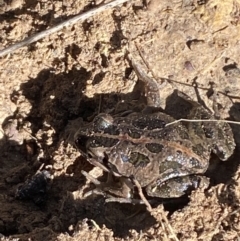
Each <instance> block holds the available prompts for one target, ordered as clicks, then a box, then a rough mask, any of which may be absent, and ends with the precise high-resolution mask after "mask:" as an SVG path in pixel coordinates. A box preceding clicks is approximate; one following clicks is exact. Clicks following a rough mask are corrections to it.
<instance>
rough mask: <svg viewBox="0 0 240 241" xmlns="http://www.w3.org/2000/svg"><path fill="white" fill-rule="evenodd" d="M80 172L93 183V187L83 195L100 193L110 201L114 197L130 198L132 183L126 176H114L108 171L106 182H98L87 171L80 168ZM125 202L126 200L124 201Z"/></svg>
mask: <svg viewBox="0 0 240 241" xmlns="http://www.w3.org/2000/svg"><path fill="white" fill-rule="evenodd" d="M82 174H83V175H84V176H85V177H86V178H87V179H89V180H90V182H91V183H93V184H94V185H95V189H93V190H91V191H89V192H87V193H85V195H84V196H85V197H87V196H90V195H92V194H100V195H103V196H104V197H106V198H107V200H109V202H111V200H115V199H119V200H120V199H123V200H128V199H131V196H132V194H131V192H132V190H133V188H134V187H133V184H132V182H131V181H130V180H128V178H125V177H117V178H116V177H115V176H113V174H112V173H111V172H108V178H107V181H106V182H100V181H99V180H97V179H96V178H95V177H93V176H92V175H90V174H89V173H87V172H85V171H83V170H82ZM125 202H126V201H125Z"/></svg>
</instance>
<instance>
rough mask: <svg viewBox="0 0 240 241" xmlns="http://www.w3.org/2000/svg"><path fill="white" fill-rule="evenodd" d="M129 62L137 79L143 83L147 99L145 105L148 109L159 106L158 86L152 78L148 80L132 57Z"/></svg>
mask: <svg viewBox="0 0 240 241" xmlns="http://www.w3.org/2000/svg"><path fill="white" fill-rule="evenodd" d="M129 57H130V56H129ZM130 61H131V64H132V67H133V69H134V71H135V72H136V74H137V76H138V78H139V79H140V80H141V81H142V82H143V83H144V87H145V88H144V89H145V95H146V97H147V105H148V106H150V107H159V106H160V94H159V89H160V88H159V87H160V85H159V84H158V83H157V81H156V80H155V79H154V78H150V77H149V76H148V75H147V73H146V72H145V71H144V70H143V68H142V67H141V66H140V64H139V63H137V62H136V61H135V60H134V59H133V58H132V57H130Z"/></svg>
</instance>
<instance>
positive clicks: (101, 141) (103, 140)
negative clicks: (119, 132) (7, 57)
mask: <svg viewBox="0 0 240 241" xmlns="http://www.w3.org/2000/svg"><path fill="white" fill-rule="evenodd" d="M118 142H119V140H118V139H113V138H109V137H103V136H101V137H100V136H99V137H94V139H93V140H92V141H91V142H90V146H91V147H101V146H103V147H113V146H115V145H116V144H117V143H118Z"/></svg>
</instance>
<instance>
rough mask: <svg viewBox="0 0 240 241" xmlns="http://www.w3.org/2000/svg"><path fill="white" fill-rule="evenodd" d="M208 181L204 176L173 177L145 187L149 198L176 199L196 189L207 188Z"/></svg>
mask: <svg viewBox="0 0 240 241" xmlns="http://www.w3.org/2000/svg"><path fill="white" fill-rule="evenodd" d="M208 186H209V179H208V178H207V177H205V176H199V175H190V176H183V177H175V178H172V179H169V180H167V181H165V182H163V183H162V182H161V183H159V182H158V180H157V181H155V182H154V183H152V184H150V185H148V186H147V187H146V192H147V194H148V195H149V196H152V197H159V198H178V197H181V196H183V195H184V194H189V193H190V191H192V190H194V189H197V188H207V187H208Z"/></svg>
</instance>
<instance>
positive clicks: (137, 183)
mask: <svg viewBox="0 0 240 241" xmlns="http://www.w3.org/2000/svg"><path fill="white" fill-rule="evenodd" d="M132 181H133V182H134V184H135V185H136V187H137V189H138V194H139V196H140V198H141V199H142V201H143V202H144V204H145V205H146V206H147V210H148V211H149V212H150V213H151V211H152V207H151V205H150V203H149V202H148V200H147V199H146V198H145V196H144V194H143V192H142V187H141V185H140V183H139V182H138V181H137V179H135V178H134V177H133V178H132Z"/></svg>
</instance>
